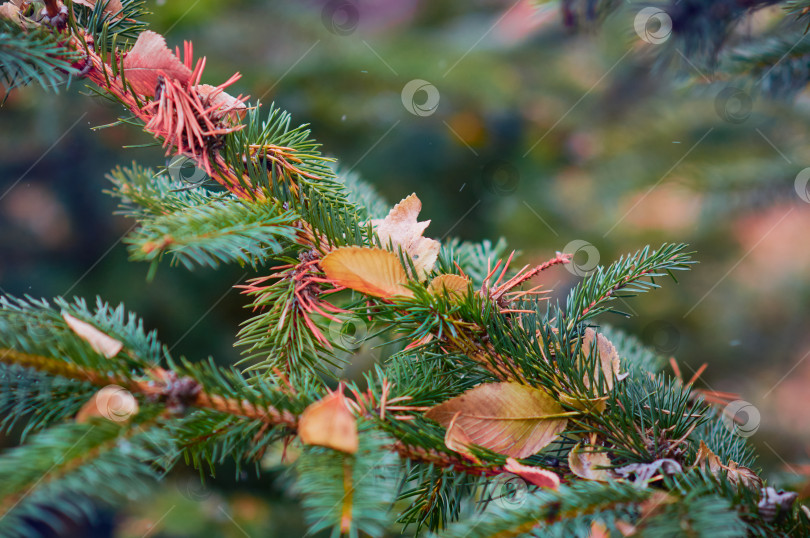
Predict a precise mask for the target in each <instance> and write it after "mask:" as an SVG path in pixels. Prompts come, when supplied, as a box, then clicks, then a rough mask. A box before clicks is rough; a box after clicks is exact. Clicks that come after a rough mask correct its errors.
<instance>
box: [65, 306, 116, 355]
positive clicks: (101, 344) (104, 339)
mask: <svg viewBox="0 0 810 538" xmlns="http://www.w3.org/2000/svg"><path fill="white" fill-rule="evenodd" d="M62 319H64V320H65V322H66V323H67V324H68V327H70V329H71V330H72V331H73V332H74V333H76V334H77V335H78V336H79V338H81V339H82V340H84V341H85V342H87V343H88V344H90V347H92V348H93V351H95V352H96V353H100V354H102V355H104V356H105V357H107V358H108V359H110V358H112V357H115V356H116V355H118V352H119V351H121V348H123V347H124V344H122V343H121V342H119V341H118V340H116V339H115V338H113V337H112V336H109V335H107V334H104V333H103V332H101V331H100V330H98V329H97V328H95V327H94V326H93V325H90V324H89V323H87V322H85V321H82V320H80V319H76V318H74V317H73V316H71V315H70V314H68V313H67V312H64V313H62Z"/></svg>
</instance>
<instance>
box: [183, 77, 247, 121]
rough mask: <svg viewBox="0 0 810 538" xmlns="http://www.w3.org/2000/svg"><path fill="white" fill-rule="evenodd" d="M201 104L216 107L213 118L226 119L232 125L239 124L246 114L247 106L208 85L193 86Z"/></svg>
mask: <svg viewBox="0 0 810 538" xmlns="http://www.w3.org/2000/svg"><path fill="white" fill-rule="evenodd" d="M195 89H196V90H197V92H198V93H199V94H200V97H201V98H202V101H203V103H205V104H206V105H207V106H209V107H216V109H215V110H214V112H213V116H214V118H216V119H222V118H228V119H229V120H230V121H231V122H233V123H239V121H241V120H242V119H243V118H244V117H245V114H247V105H245V103H244V102H242V101H241V100H239V99H237V98H236V97H233V96H232V95H230V94H228V93H226V92H224V91H222V90H221V89H218V88H217V87H216V86H211V85H210V84H200V85H198V86H195Z"/></svg>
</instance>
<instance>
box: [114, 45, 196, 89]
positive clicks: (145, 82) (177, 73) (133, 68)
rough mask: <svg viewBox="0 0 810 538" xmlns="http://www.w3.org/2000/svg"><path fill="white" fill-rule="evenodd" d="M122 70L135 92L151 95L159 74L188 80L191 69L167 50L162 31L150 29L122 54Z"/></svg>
mask: <svg viewBox="0 0 810 538" xmlns="http://www.w3.org/2000/svg"><path fill="white" fill-rule="evenodd" d="M124 74H125V76H126V79H127V81H129V83H130V84H132V88H133V89H134V90H135V92H137V93H139V94H141V95H146V96H150V97H153V96H154V95H155V88H156V87H157V83H158V77H159V76H164V77H167V78H170V79H173V80H177V81H179V82H181V83H187V82H189V81H190V80H191V69H189V68H188V67H187V66H186V65H185V64H184V63H183V62H181V61H180V59H179V58H177V56H175V55H174V53H173V52H172V51H171V50H169V47H167V46H166V40H165V39H164V38H163V36H162V35H160V34H158V33H155V32H152V31H151V30H147V31H145V32H141V33H140V35H138V40H137V41H135V46H134V47H132V50H130V51H129V52H128V53H127V55H126V57H125V58H124Z"/></svg>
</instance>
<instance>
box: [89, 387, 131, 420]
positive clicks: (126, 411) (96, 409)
mask: <svg viewBox="0 0 810 538" xmlns="http://www.w3.org/2000/svg"><path fill="white" fill-rule="evenodd" d="M136 414H138V400H136V399H135V397H134V396H133V395H132V394H131V393H130V392H129V391H128V390H127V389H125V388H124V387H119V386H118V385H107V386H106V387H104V388H103V389H100V390H99V391H98V392H96V393H95V394H94V395H93V397H92V398H90V399H89V400H88V401H87V402H86V403H85V404H84V405H83V406H82V408H81V409H79V412H78V413H77V414H76V422H87V421H88V420H90V419H91V418H93V417H102V418H105V419H107V420H110V421H112V422H125V421H127V420H129V419H130V417H132V416H134V415H136Z"/></svg>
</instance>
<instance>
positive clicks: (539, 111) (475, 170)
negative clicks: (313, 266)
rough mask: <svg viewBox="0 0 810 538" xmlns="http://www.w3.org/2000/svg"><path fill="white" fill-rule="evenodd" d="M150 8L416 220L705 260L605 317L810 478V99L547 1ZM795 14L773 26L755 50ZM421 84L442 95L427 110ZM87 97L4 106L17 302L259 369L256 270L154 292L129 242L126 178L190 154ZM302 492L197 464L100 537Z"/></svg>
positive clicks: (3, 277) (250, 527) (210, 68)
mask: <svg viewBox="0 0 810 538" xmlns="http://www.w3.org/2000/svg"><path fill="white" fill-rule="evenodd" d="M149 8H150V9H151V10H152V11H153V14H152V15H151V16H150V17H149V22H150V23H151V25H152V28H153V29H154V30H156V31H158V32H161V33H164V34H165V35H166V36H167V41H168V42H169V45H170V46H172V47H173V46H175V45H179V44H181V43H182V41H183V40H192V41H193V42H194V46H195V53H196V55H198V56H203V55H204V56H206V57H207V58H208V63H207V69H206V72H205V75H204V77H203V82H205V83H210V84H218V83H220V82H222V81H224V80H225V79H226V78H228V76H230V74H232V72H233V71H235V70H237V71H239V72H241V73H242V74H243V78H242V79H241V80H240V81H238V82H237V83H236V84H235V85H234V86H233V87H232V88H231V89H232V90H233V91H231V93H233V94H238V93H243V94H249V95H250V96H251V100H255V99H257V98H260V99H261V100H262V101H263V102H264V103H265V104H269V103H270V102H275V103H276V104H277V105H278V106H280V107H281V108H282V109H286V110H288V111H290V112H291V113H292V114H293V121H294V122H299V123H309V124H310V125H311V127H312V130H313V135H314V137H315V138H316V139H317V140H319V141H320V142H322V143H323V146H324V151H325V152H326V153H327V154H328V155H330V156H334V157H336V158H337V159H339V162H340V163H341V164H340V166H341V169H342V170H344V171H347V170H349V171H352V172H356V173H358V174H360V175H361V176H362V177H363V178H365V179H367V180H369V181H371V182H372V183H373V184H374V185H376V187H377V188H378V189H379V190H380V192H382V193H383V194H384V195H385V196H386V197H387V199H388V200H389V201H390V202H392V203H394V202H396V201H398V200H400V199H401V198H403V197H405V196H407V195H408V194H410V193H411V192H416V193H418V194H419V196H420V198H421V199H422V201H423V213H422V215H423V216H424V217H425V218H430V219H431V220H432V223H431V225H430V227H429V228H428V232H429V233H430V235H432V236H434V237H437V238H446V237H449V236H458V237H461V238H463V239H469V240H481V239H484V238H492V239H496V238H497V237H499V236H504V237H505V238H506V239H507V240H508V242H509V245H510V246H511V247H512V248H516V249H520V250H521V251H522V252H523V254H522V256H521V258H520V259H519V260H518V261H519V262H522V263H530V262H532V261H540V260H543V259H546V258H548V257H549V256H551V255H553V253H554V252H555V251H558V250H566V249H568V250H571V249H573V250H577V249H578V250H577V256H576V257H575V261H576V263H577V264H578V266H579V267H582V268H585V269H587V268H590V267H592V266H593V265H594V264H595V263H597V262H599V263H603V264H607V263H610V262H611V261H612V260H614V259H616V258H618V257H619V256H620V255H621V254H623V253H629V252H633V251H636V250H638V249H639V248H642V247H643V246H644V245H647V244H650V245H652V246H657V245H659V244H661V243H663V242H688V243H690V244H692V245H693V247H694V248H695V249H696V250H697V259H698V260H699V261H700V264H699V265H697V266H695V268H694V270H693V271H692V272H690V273H687V274H684V275H682V276H681V277H680V280H681V283H680V284H679V285H673V284H670V283H667V284H666V285H665V286H664V288H663V289H662V290H660V291H657V292H654V293H651V294H648V295H646V296H642V297H640V298H638V299H632V300H629V301H628V302H627V303H625V304H622V307H623V308H624V309H625V311H627V312H629V313H632V314H634V315H633V316H632V317H630V318H626V319H625V318H623V317H620V316H614V317H611V318H605V319H604V320H603V321H604V322H606V323H610V324H613V325H616V326H620V327H622V328H624V329H626V330H627V331H629V332H631V333H632V334H635V335H636V336H638V337H639V338H641V339H642V340H643V341H644V342H646V343H647V344H649V345H650V346H652V347H654V348H656V349H657V350H658V351H659V352H660V353H661V354H663V355H666V356H674V357H676V358H677V360H678V362H679V364H680V365H681V368H682V369H683V371H684V376H685V377H687V378H688V377H690V376H691V373H692V372H693V371H694V370H695V369H697V368H698V367H699V366H700V365H701V364H703V363H704V362H707V363H709V368H708V370H707V371H706V373H704V374H703V376H702V377H701V380H702V383H701V384H702V386H703V387H704V388H706V387H708V388H711V389H715V390H723V391H733V392H737V393H740V395H741V398H742V399H744V400H746V401H748V402H751V403H752V404H754V406H755V407H756V409H758V411H759V414H760V417H759V418H758V419H757V420H759V429H758V431H757V432H756V434H755V435H754V436H753V437H752V438H751V441H752V442H753V443H755V444H756V445H757V446H758V448H759V451H760V453H761V456H762V457H761V461H760V463H761V464H762V465H763V466H764V467H765V468H766V469H768V470H769V471H770V472H773V473H782V474H784V475H785V476H786V477H787V478H791V471H790V470H786V469H785V464H786V463H787V462H791V463H796V462H799V463H800V462H803V461H805V460H807V458H808V451H807V448H808V446H810V419H808V416H807V411H806V410H807V409H810V390H808V388H807V385H808V384H810V361H808V360H806V359H807V357H808V356H810V331H808V327H810V309H808V307H807V305H808V304H810V301H808V299H810V248H808V246H810V245H808V239H807V237H808V231H810V204H808V203H807V201H808V200H810V196H808V193H807V191H806V185H798V184H797V181H796V177H797V174H799V173H800V172H801V171H802V170H803V169H805V167H807V166H808V164H810V146H808V143H807V142H808V137H807V127H806V126H807V120H808V119H810V114H809V113H808V99H807V96H806V94H801V95H800V96H799V98H798V99H797V100H796V101H795V102H775V101H768V100H765V99H763V98H758V97H757V96H756V95H753V94H751V95H750V97H751V99H750V100H749V94H748V93H741V94H736V95H735V94H733V92H732V93H731V94H729V93H728V92H727V91H726V92H725V93H724V89H725V88H726V86H725V85H724V84H722V81H712V82H711V83H707V81H710V80H711V79H712V77H711V75H710V74H708V73H705V72H704V71H703V70H702V69H701V68H699V67H697V66H696V65H691V64H690V62H689V60H687V59H685V57H683V56H681V57H678V55H677V54H672V57H673V58H674V61H671V62H669V63H665V62H660V61H656V54H657V53H658V52H659V51H657V50H656V45H650V44H647V43H644V42H643V41H641V40H640V39H639V37H638V36H637V35H636V34H635V32H634V31H633V16H634V13H632V12H630V13H622V12H620V13H618V14H616V15H615V16H613V17H611V18H610V19H609V20H608V21H607V23H606V24H604V25H603V26H601V27H600V28H598V29H596V28H590V29H589V28H584V29H580V31H578V32H572V31H570V30H567V29H566V28H565V27H564V25H563V24H562V21H561V17H560V14H559V11H558V7H557V6H556V5H554V4H549V5H545V6H542V7H540V8H538V7H536V6H534V5H532V4H531V3H530V2H528V1H518V2H517V3H515V2H513V1H499V0H475V1H461V0H444V1H442V2H429V1H426V0H421V1H420V0H363V1H361V0H357V1H356V2H345V1H337V2H336V1H331V2H325V1H301V2H291V1H290V2H272V3H268V2H252V1H232V2H227V3H225V2H214V1H213V0H173V1H171V2H163V3H161V2H158V3H154V2H150V3H149ZM777 9H778V8H777ZM778 19H779V15H778V12H777V11H764V12H760V13H759V14H758V15H757V16H756V17H754V18H752V19H751V20H746V21H745V24H744V25H741V28H740V30H739V33H740V35H741V36H743V37H745V36H746V35H755V34H756V33H757V32H758V31H759V30H760V29H763V28H768V27H769V25H772V24H774V21H775V20H778ZM678 54H680V53H678ZM417 79H418V80H423V81H425V82H426V83H428V84H429V85H430V86H428V87H426V86H424V83H420V84H421V87H422V90H420V91H417V92H415V93H414V95H413V96H412V98H411V96H405V97H403V94H402V92H403V88H404V87H405V86H406V84H408V82H410V81H412V80H417ZM417 86H419V84H417ZM434 88H435V90H434ZM740 91H742V90H740ZM430 92H433V95H432V97H434V98H435V97H436V96H438V98H439V101H438V104H437V105H436V106H435V109H434V108H433V107H432V106H428V109H429V110H428V109H426V110H424V112H421V114H414V113H412V112H410V111H409V110H408V108H409V107H410V108H411V109H412V110H415V111H416V112H419V108H418V107H420V106H421V107H424V106H425V105H426V101H429V100H430V97H431V95H430ZM80 93H86V90H84V89H83V83H82V81H74V82H73V84H72V86H71V88H70V89H68V90H67V91H61V92H60V93H59V95H58V96H56V97H55V96H54V95H53V94H47V93H44V92H43V91H41V90H39V89H33V88H32V89H23V90H19V91H15V92H14V93H12V94H11V96H10V97H9V99H8V101H7V102H6V104H5V106H4V107H3V108H2V110H1V111H0V137H2V139H1V141H0V288H2V291H3V292H5V293H10V294H14V295H22V294H29V295H32V296H34V297H53V296H56V295H67V296H73V295H76V296H80V297H85V298H88V299H92V298H94V297H95V296H96V295H98V296H101V297H102V298H104V299H105V300H107V301H109V302H112V303H116V304H117V303H119V302H124V303H125V304H126V305H127V307H128V308H129V309H130V310H133V311H135V312H138V313H139V314H140V315H141V316H142V317H143V318H144V320H145V324H146V326H148V327H152V328H157V329H158V331H159V335H160V337H161V338H162V340H163V341H164V342H166V343H167V344H168V345H169V347H171V348H172V350H173V353H175V354H183V355H186V356H188V357H190V358H201V357H205V356H207V355H213V356H214V357H216V359H217V360H218V361H221V362H223V363H227V362H232V361H234V360H235V359H236V358H237V356H238V351H237V350H235V349H234V348H233V347H232V343H233V341H234V335H235V334H236V331H237V326H238V323H239V322H240V321H241V320H242V319H244V318H245V317H246V315H247V312H246V311H244V310H243V307H244V305H245V304H246V301H245V299H244V298H242V297H240V296H239V295H238V293H237V292H236V291H234V290H233V289H232V286H233V285H234V284H237V283H240V282H242V281H244V280H245V279H246V278H248V277H249V276H252V273H250V272H248V273H246V272H245V271H244V270H241V269H238V268H230V267H223V268H220V269H219V270H216V271H213V270H196V271H194V272H188V271H186V270H183V269H181V268H173V267H170V266H169V265H168V264H167V263H166V264H163V265H162V266H161V267H160V268H159V270H158V272H157V275H156V277H155V279H154V280H153V281H152V282H147V281H146V273H147V270H148V267H147V266H146V265H144V264H135V263H129V262H128V261H127V252H126V246H125V244H124V243H123V242H122V237H123V236H124V235H125V233H126V232H127V230H128V229H130V227H131V225H132V223H131V222H129V221H127V220H126V219H123V218H121V217H118V216H115V215H114V212H115V210H116V207H115V203H114V201H113V200H112V199H111V198H109V197H107V196H106V195H105V194H103V192H102V191H103V190H104V189H105V188H106V180H105V178H104V176H105V174H106V173H107V172H108V171H109V170H110V169H111V168H113V167H114V166H116V165H119V164H128V163H129V162H131V161H132V160H137V161H138V162H139V163H141V164H143V165H146V166H160V165H163V164H165V157H164V155H163V152H162V151H161V150H160V148H146V149H143V148H141V149H122V146H125V145H128V144H143V143H145V142H148V141H149V139H148V137H147V136H146V135H145V134H144V133H142V132H138V131H137V130H135V129H132V128H123V127H118V128H113V129H105V130H100V131H93V130H91V126H97V125H103V124H107V123H109V122H111V121H113V120H114V119H115V117H116V114H117V113H119V112H120V111H119V110H117V109H116V108H115V107H113V106H110V105H109V104H108V103H106V102H102V101H100V100H98V99H95V98H88V97H86V96H83V95H80ZM427 105H430V103H427ZM799 183H801V182H799ZM805 183H806V182H805ZM802 188H805V190H804V191H802ZM572 242H573V243H572ZM579 278H581V277H580V276H578V275H575V274H573V273H572V272H569V271H566V270H565V269H556V270H554V272H550V273H548V274H547V275H544V276H543V279H544V280H543V281H542V282H543V283H544V284H546V285H547V286H548V288H549V289H553V290H554V293H553V294H552V295H551V297H552V300H554V299H556V298H561V297H564V294H565V292H566V290H567V289H568V288H569V287H570V286H571V285H572V284H573V283H575V282H576V281H577V280H578V279H579ZM749 418H752V419H753V418H756V417H749ZM278 457H279V455H278V454H276V455H275V456H273V457H268V462H267V466H268V467H270V466H272V465H274V464H275V463H277V461H278ZM272 458H275V460H273V459H272ZM285 484H286V482H285V478H284V475H283V474H281V473H272V472H271V473H269V474H266V475H262V477H261V478H259V479H256V478H250V479H249V480H248V486H247V488H246V489H244V488H240V489H239V492H238V493H237V488H235V480H234V476H233V473H232V472H230V473H229V472H228V470H227V469H225V470H223V472H222V473H220V475H218V477H217V479H216V480H215V481H213V482H209V484H208V485H207V486H205V487H202V486H200V485H199V484H198V481H196V479H195V478H194V472H193V471H188V472H183V471H182V470H181V471H180V472H178V473H177V477H176V478H175V479H173V480H171V481H169V482H168V483H167V485H165V486H162V489H161V491H160V492H159V493H158V494H157V495H156V497H155V498H154V499H152V500H151V501H150V502H147V503H144V504H139V505H137V506H133V507H130V508H129V509H127V510H124V511H122V512H119V513H116V514H107V515H105V516H104V517H103V518H102V520H101V521H100V522H99V523H98V524H97V525H95V526H94V527H93V528H92V530H89V529H81V530H78V529H77V531H76V532H77V533H78V534H77V535H79V534H84V535H90V534H92V535H97V536H108V535H115V536H145V535H150V536H242V535H247V536H260V535H261V536H294V535H300V534H303V532H304V531H303V527H302V526H301V517H300V513H299V510H298V507H297V505H296V504H295V502H294V500H290V499H289V498H287V497H285V496H283V495H282V492H283V491H284V489H285ZM169 507H173V508H172V509H171V510H169ZM167 510H168V512H167Z"/></svg>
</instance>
